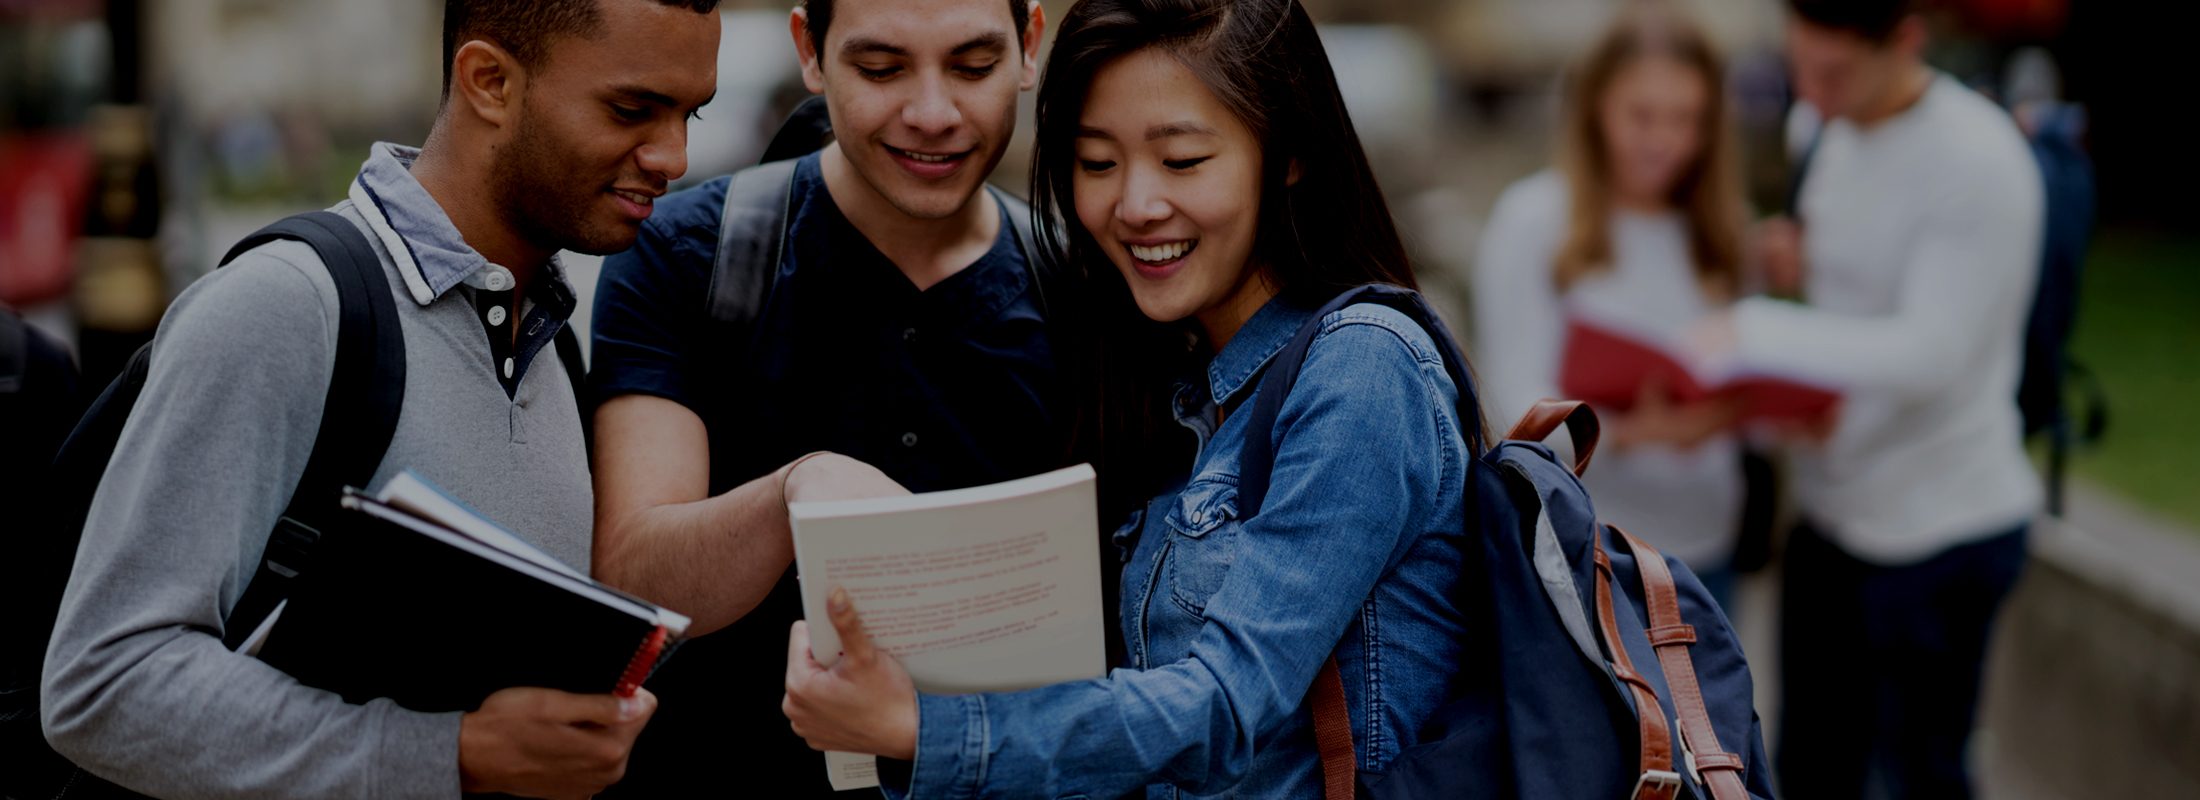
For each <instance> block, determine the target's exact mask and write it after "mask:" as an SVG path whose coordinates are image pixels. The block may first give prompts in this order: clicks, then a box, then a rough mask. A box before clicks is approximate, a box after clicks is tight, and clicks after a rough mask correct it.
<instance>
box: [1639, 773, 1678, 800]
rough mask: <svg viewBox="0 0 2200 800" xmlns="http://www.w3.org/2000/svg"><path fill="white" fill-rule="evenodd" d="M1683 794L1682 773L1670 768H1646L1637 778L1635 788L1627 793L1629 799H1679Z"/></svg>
mask: <svg viewBox="0 0 2200 800" xmlns="http://www.w3.org/2000/svg"><path fill="white" fill-rule="evenodd" d="M1680 796H1681V774H1680V773H1678V772H1674V771H1672V770H1669V769H1653V770H1646V771H1644V772H1643V773H1642V777H1640V778H1636V779H1635V790H1634V791H1631V792H1628V793H1627V798H1628V800H1677V799H1678V798H1679V797H1680Z"/></svg>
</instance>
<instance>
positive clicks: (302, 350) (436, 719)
mask: <svg viewBox="0 0 2200 800" xmlns="http://www.w3.org/2000/svg"><path fill="white" fill-rule="evenodd" d="M715 7H716V2H715V0H681V1H680V2H672V1H670V0H539V1H536V2H528V1H525V0H448V2H447V3H446V6H445V14H444V31H443V36H444V56H443V63H444V68H445V75H444V87H445V89H444V92H445V95H444V100H443V105H442V108H441V111H440V112H439V114H438V115H437V117H436V120H435V124H434V127H433V128H432V129H431V130H430V132H429V134H428V138H427V143H426V145H425V146H424V147H422V148H419V149H415V148H411V147H403V146H399V145H393V144H380V145H376V146H375V148H374V150H373V152H372V154H371V155H370V156H369V157H368V159H367V161H366V163H365V165H364V166H363V167H362V168H361V170H360V174H359V177H358V179H357V180H356V181H354V182H353V183H352V185H351V190H350V195H351V199H350V201H348V202H345V203H340V204H338V205H337V206H335V208H334V209H333V210H334V211H335V213H336V214H338V215H340V216H341V217H343V218H345V219H346V220H348V221H349V222H351V223H352V224H354V225H356V226H357V227H358V228H359V229H360V231H361V232H363V233H364V234H366V239H367V240H368V241H370V242H372V244H373V246H374V249H375V250H376V251H377V253H376V254H377V255H378V256H379V261H380V264H379V267H380V269H379V270H377V272H379V273H381V274H383V276H384V277H386V279H387V280H388V282H389V284H390V287H391V289H392V290H393V292H394V294H396V295H397V296H398V297H399V298H402V299H399V300H397V305H396V320H395V323H396V324H398V325H400V328H401V330H402V331H403V332H404V341H405V353H404V358H405V365H406V374H407V376H408V377H407V381H406V387H405V392H404V394H405V397H404V406H405V408H404V413H403V414H402V415H401V416H400V417H399V418H398V422H397V426H396V430H395V433H394V435H393V436H392V437H391V439H390V443H389V447H388V449H387V451H386V452H385V454H384V457H383V460H382V462H381V466H380V467H379V468H378V469H377V470H376V477H377V481H378V482H379V481H380V480H385V479H387V478H388V477H389V476H391V475H393V474H395V473H397V472H399V471H401V470H404V469H407V468H416V469H419V470H420V471H421V472H422V473H424V474H426V475H429V476H431V477H432V479H433V480H435V481H436V482H437V483H439V484H441V485H442V486H443V487H444V488H446V489H448V490H449V491H451V492H452V493H453V494H454V495H455V496H457V497H458V498H459V499H460V500H462V501H464V502H465V503H467V504H469V505H471V506H473V507H475V508H478V509H480V510H481V511H482V512H484V513H485V514H486V515H487V516H489V517H490V518H493V519H496V520H499V521H500V522H502V523H504V524H506V525H508V526H509V527H510V528H511V529H512V530H514V531H516V532H518V534H519V535H520V536H521V537H523V538H527V539H529V540H530V541H531V543H533V544H534V545H536V546H538V547H540V548H541V549H542V550H543V551H545V552H547V553H549V554H551V555H552V556H554V557H556V558H559V559H561V560H564V561H565V562H567V563H568V564H570V565H572V566H574V567H576V568H586V567H587V566H588V565H589V561H590V553H589V548H590V527H591V521H592V515H593V511H594V508H593V505H592V503H591V502H590V501H591V492H590V485H589V477H588V463H587V450H586V446H585V437H584V433H583V427H582V419H581V416H580V412H581V410H582V409H581V407H580V404H579V403H578V398H577V397H576V395H575V393H574V389H575V388H576V387H574V386H572V385H571V381H570V380H569V378H568V373H567V371H566V370H565V369H561V367H562V366H566V365H565V364H563V363H562V362H564V361H565V360H566V356H565V354H564V353H563V352H560V350H559V349H556V348H551V347H547V346H546V345H548V344H549V343H550V342H551V341H552V339H553V338H554V337H556V336H557V334H558V331H559V330H560V329H561V328H562V327H563V326H564V324H565V321H566V318H567V315H568V314H569V313H570V312H571V311H572V310H573V305H574V299H573V297H574V295H573V291H572V289H571V287H570V286H568V285H566V282H565V279H564V277H563V274H562V271H561V269H560V267H559V264H558V261H557V259H556V255H555V254H556V253H557V252H558V251H559V250H564V249H570V250H575V251H579V252H584V253H608V252H615V251H617V250H620V249H623V248H625V247H627V246H628V245H629V244H631V243H632V242H633V241H634V237H635V235H636V232H637V230H639V228H640V225H641V221H642V220H643V219H646V218H647V217H648V216H649V215H650V213H651V205H652V202H653V199H654V198H655V197H657V196H658V195H661V194H663V193H664V191H665V187H666V185H667V184H668V183H669V182H670V181H672V180H673V179H676V178H678V177H679V176H680V175H681V173H683V172H685V171H686V168H687V163H686V147H687V138H686V120H687V118H688V116H689V115H690V114H692V113H693V112H694V111H695V110H696V109H697V108H698V107H700V106H702V105H703V104H704V103H706V102H708V101H709V99H710V97H711V95H712V93H713V92H714V91H715V90H716V84H715V80H716V76H715V69H714V65H715V63H716V58H717V49H718V38H719V21H718V16H717V14H716V13H714V12H715ZM339 313H340V312H339V301H338V294H337V289H336V285H335V282H334V280H333V278H332V276H331V273H330V272H329V270H328V269H326V268H324V266H323V265H322V264H321V263H320V258H319V257H318V256H317V255H316V251H315V250H313V249H312V248H311V247H309V246H307V245H305V244H303V243H300V242H295V241H281V242H276V243H272V244H268V245H265V246H262V247H259V248H256V249H254V250H251V251H249V252H247V253H245V254H243V255H242V256H241V257H239V258H237V259H236V260H235V261H234V262H232V263H231V264H230V265H229V266H228V267H226V268H224V269H222V270H220V271H219V272H217V273H215V274H213V275H211V276H209V277H207V278H206V279H204V280H201V281H200V282H199V283H198V284H197V285H195V286H193V287H192V288H191V289H190V290H189V291H186V292H185V293H184V294H183V296H182V297H180V298H179V299H178V300H177V301H176V303H175V305H174V306H173V307H172V309H171V310H170V312H169V313H168V315H167V317H166V318H165V319H164V320H163V321H162V323H161V326H160V331H159V334H158V335H157V337H156V338H155V340H154V343H153V357H152V359H151V362H150V363H151V371H150V374H149V376H148V378H147V379H146V382H145V386H144V390H143V393H142V395H140V397H139V399H138V401H137V405H136V406H135V409H134V411H133V412H132V413H131V415H130V418H129V423H128V424H127V426H125V427H124V429H123V431H122V434H121V439H120V442H119V444H118V446H117V447H116V449H115V451H114V454H113V456H112V459H111V460H110V461H109V462H108V467H107V471H106V473H105V477H104V478H103V479H102V480H101V482H100V487H99V491H98V494H97V496H96V499H95V501H94V503H93V508H92V512H91V517H90V520H89V522H88V524H87V525H86V526H85V532H84V537H83V541H82V543H81V545H80V546H79V549H78V551H77V561H76V566H75V568H74V570H73V572H72V573H71V575H70V578H69V584H68V589H67V592H66V594H65V595H64V598H63V601H62V609H61V614H60V617H59V620H58V623H57V626H56V629H55V632H54V636H53V641H52V643H51V644H50V645H49V647H48V650H47V656H46V665H45V672H44V676H45V682H44V687H43V691H42V698H43V700H44V722H45V731H46V737H47V739H48V740H50V741H51V742H52V743H53V745H54V746H55V748H56V749H57V750H59V751H60V752H61V753H62V754H63V755H65V756H67V757H68V758H70V759H71V760H73V761H75V762H76V763H77V764H78V765H81V766H82V767H84V768H86V769H88V770H89V771H91V772H93V773H95V774H97V775H98V776H100V777H103V778H106V779H109V780H112V781H114V782H115V783H117V784H120V785H121V786H123V787H126V788H127V789H129V790H133V791H138V792H144V793H147V794H152V795H157V796H177V797H362V798H366V797H377V798H380V797H453V796H456V795H458V794H459V793H460V792H461V791H466V792H502V793H508V794H518V795H526V796H535V797H587V796H589V795H590V794H592V793H594V792H597V791H600V790H601V789H603V787H605V786H606V785H609V784H610V783H612V782H613V781H616V780H617V779H618V778H619V776H620V774H621V773H622V771H623V770H624V766H625V761H626V753H627V751H628V748H629V747H630V746H631V743H632V742H633V740H634V737H635V735H636V734H637V733H638V732H639V730H640V729H641V727H642V726H643V725H644V724H645V723H646V722H647V720H648V718H649V716H650V714H651V712H652V711H653V710H654V707H655V704H654V701H653V700H652V699H651V698H650V697H649V696H648V695H647V694H643V695H641V696H640V697H638V698H633V699H628V700H621V699H618V698H614V697H612V696H610V695H575V694H567V693H563V692H556V691H550V690H546V689H530V688H514V689H507V690H504V691H500V692H497V693H496V694H493V695H491V696H490V697H489V698H488V699H487V700H486V701H484V702H483V704H482V705H481V707H480V708H479V709H477V710H474V711H471V712H465V713H456V712H453V713H441V714H429V713H421V712H417V711H412V710H409V709H405V708H401V707H398V706H397V705H395V704H393V703H392V702H391V701H389V700H387V699H378V700H372V701H369V702H366V703H363V704H361V703H350V702H346V700H345V699H344V698H342V697H339V696H337V695H335V694H332V693H329V692H326V691H322V690H318V689H314V688H310V687H307V686H304V685H301V684H299V683H298V682H297V681H295V680H293V679H292V678H290V677H289V676H287V675H285V674H283V673H281V672H279V671H277V670H275V669H273V668H270V667H269V666H267V665H266V664H264V663H262V662H260V661H258V660H256V659H254V658H252V657H251V656H248V655H244V654H241V653H236V652H232V651H230V650H229V649H228V648H227V647H225V646H224V643H223V635H224V632H225V622H227V621H228V620H227V617H228V616H229V614H230V613H231V612H232V611H233V609H234V607H235V606H236V604H237V603H238V599H239V596H240V595H241V594H242V592H243V590H244V589H245V586H244V582H243V581H241V580H239V578H240V577H242V576H251V575H253V574H254V568H255V566H256V565H258V564H259V563H260V558H261V551H262V549H263V545H264V544H265V542H266V541H267V538H266V537H267V532H268V531H269V530H270V529H272V528H273V527H274V525H275V524H276V521H277V518H278V516H280V515H281V514H282V511H283V509H284V507H285V505H286V503H287V502H289V498H290V494H291V492H292V489H293V487H295V486H297V485H298V484H299V482H300V479H301V474H302V473H303V472H304V468H305V464H306V462H307V459H308V454H309V453H310V452H311V451H312V450H313V449H314V444H315V442H314V439H315V437H316V432H317V429H318V426H319V423H320V416H321V411H322V408H323V403H324V399H325V396H326V395H327V393H328V390H329V385H330V382H331V373H332V372H333V371H334V367H333V360H334V359H333V356H334V353H335V351H336V346H335V341H336V330H335V324H334V320H336V319H337V318H338V316H339ZM383 324H389V322H388V321H385V322H384V323H383ZM545 354H548V355H549V357H544V358H537V356H541V355H545ZM530 362H532V363H530ZM72 796H74V795H72Z"/></svg>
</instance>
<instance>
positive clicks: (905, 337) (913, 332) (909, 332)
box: [901, 328, 917, 342]
mask: <svg viewBox="0 0 2200 800" xmlns="http://www.w3.org/2000/svg"><path fill="white" fill-rule="evenodd" d="M901 340H902V341H904V342H914V341H916V340H917V329H915V328H903V329H901Z"/></svg>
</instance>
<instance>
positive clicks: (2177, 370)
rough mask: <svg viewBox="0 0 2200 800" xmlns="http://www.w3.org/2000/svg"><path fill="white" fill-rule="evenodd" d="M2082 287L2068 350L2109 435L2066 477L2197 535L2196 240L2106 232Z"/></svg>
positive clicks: (2075, 461) (2199, 380)
mask: <svg viewBox="0 0 2200 800" xmlns="http://www.w3.org/2000/svg"><path fill="white" fill-rule="evenodd" d="M2083 281H2084V285H2083V288H2082V289H2081V293H2080V296H2079V307H2078V320H2077V329H2076V331H2075V332H2073V333H2072V335H2071V343H2070V350H2071V354H2072V356H2073V357H2074V358H2076V359H2077V360H2078V361H2080V362H2082V363H2083V364H2085V365H2086V366H2087V367H2090V368H2091V369H2092V370H2093V371H2094V373H2095V374H2096V375H2098V376H2099V377H2100V381H2101V384H2102V387H2103V391H2104V392H2105V393H2106V394H2107V397H2108V408H2109V427H2108V433H2107V435H2106V436H2104V437H2103V440H2102V441H2101V442H2100V443H2099V444H2097V445H2095V446H2093V447H2091V448H2087V449H2084V450H2080V451H2079V452H2078V453H2076V454H2075V455H2074V456H2073V457H2072V459H2071V465H2072V470H2073V472H2075V473H2076V474H2077V475H2078V476H2081V477H2083V478H2085V479H2087V480H2089V481H2091V482H2093V483H2096V484H2099V485H2101V486H2103V487H2106V488H2108V489H2111V490H2113V491H2115V492H2117V493H2119V494H2122V495H2124V496H2126V497H2128V498H2130V499H2132V500H2134V501H2137V502H2138V503H2139V504H2141V505H2143V506H2146V507H2148V508H2150V509H2152V510H2154V511H2156V512H2158V513H2161V514H2163V515H2164V516H2167V517H2169V518H2170V519H2172V520H2174V521H2177V522H2180V523H2183V524H2184V525H2185V526H2187V528H2188V529H2189V530H2192V531H2194V532H2195V533H2196V535H2200V237H2194V236H2191V235H2167V234H2160V233H2148V232H2135V231H2104V232H2103V233H2102V235H2101V237H2100V238H2099V239H2097V240H2096V241H2095V243H2094V246H2093V251H2092V254H2091V256H2090V257H2089V259H2088V260H2087V262H2086V271H2085V275H2084V278H2083Z"/></svg>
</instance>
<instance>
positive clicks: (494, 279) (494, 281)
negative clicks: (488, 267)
mask: <svg viewBox="0 0 2200 800" xmlns="http://www.w3.org/2000/svg"><path fill="white" fill-rule="evenodd" d="M511 280H512V279H510V278H507V277H505V276H504V273H502V272H491V273H489V276H488V277H486V278H483V279H482V281H481V282H482V283H485V284H488V286H489V291H492V292H501V291H504V290H506V289H509V288H512V283H511Z"/></svg>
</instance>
